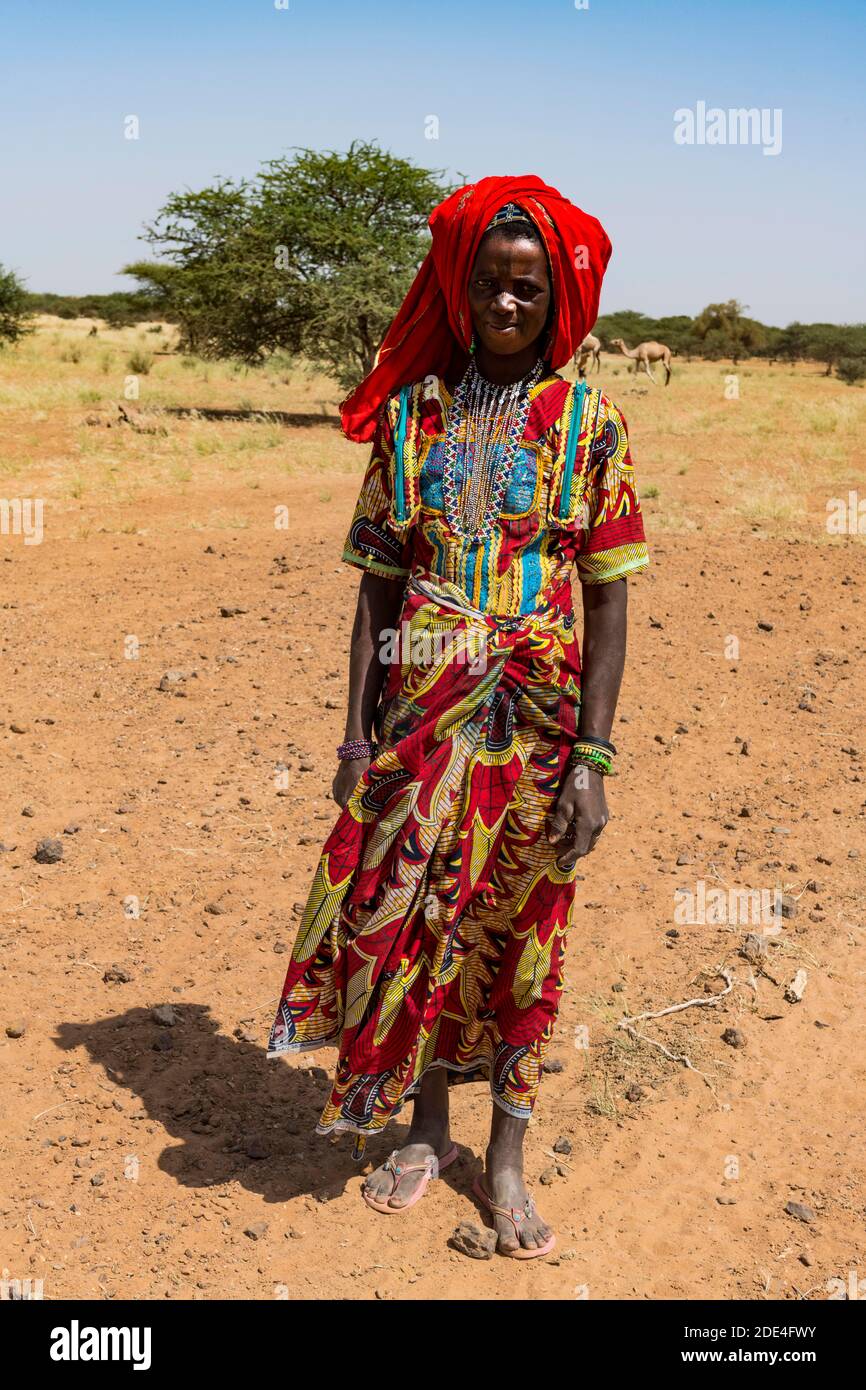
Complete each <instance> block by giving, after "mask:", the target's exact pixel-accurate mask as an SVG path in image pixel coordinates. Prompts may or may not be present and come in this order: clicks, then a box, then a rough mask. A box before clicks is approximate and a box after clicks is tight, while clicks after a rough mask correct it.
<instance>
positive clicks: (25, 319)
mask: <svg viewBox="0 0 866 1390" xmlns="http://www.w3.org/2000/svg"><path fill="white" fill-rule="evenodd" d="M30 312H31V311H30V308H29V306H28V302H27V291H26V290H25V288H24V286H23V284H22V283H21V281H20V280H19V279H18V276H17V275H16V274H15V272H14V270H5V269H4V268H3V266H2V265H0V344H2V343H17V342H18V340H19V338H23V337H24V335H25V333H32V331H33V329H32V327H31V325H30V323H29V318H30Z"/></svg>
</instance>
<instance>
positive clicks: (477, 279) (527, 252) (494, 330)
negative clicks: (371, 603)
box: [469, 231, 551, 356]
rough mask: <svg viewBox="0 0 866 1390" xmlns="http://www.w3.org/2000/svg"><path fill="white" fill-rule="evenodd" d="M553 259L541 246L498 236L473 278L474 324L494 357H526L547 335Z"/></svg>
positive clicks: (491, 237)
mask: <svg viewBox="0 0 866 1390" xmlns="http://www.w3.org/2000/svg"><path fill="white" fill-rule="evenodd" d="M550 292H551V291H550V278H549V276H548V273H547V258H546V256H545V254H544V250H543V248H542V247H541V246H540V245H539V244H538V242H537V241H532V240H530V239H529V238H528V237H521V238H520V239H519V240H517V241H514V240H511V239H510V238H507V237H505V236H503V235H502V233H501V232H498V231H492V232H488V233H487V235H486V236H485V237H484V238H483V239H482V241H481V245H480V246H479V248H478V255H477V257H476V260H475V264H474V266H473V267H472V273H471V275H470V276H469V307H470V309H471V311H472V324H473V327H474V328H475V331H476V333H477V334H478V337H479V338H480V340H481V342H482V343H483V344H484V346H485V347H486V348H487V349H488V351H489V352H493V353H497V354H499V355H502V356H510V355H511V354H512V353H515V352H521V351H523V350H525V349H526V348H528V347H529V346H530V345H531V344H532V343H534V342H535V340H536V339H537V338H538V337H539V336H540V335H541V333H542V331H543V329H544V325H545V321H546V319H547V311H548V308H549V306H550Z"/></svg>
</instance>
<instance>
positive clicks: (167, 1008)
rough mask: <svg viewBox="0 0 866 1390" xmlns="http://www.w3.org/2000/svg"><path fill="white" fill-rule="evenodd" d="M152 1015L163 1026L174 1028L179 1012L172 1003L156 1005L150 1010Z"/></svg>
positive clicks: (155, 1021)
mask: <svg viewBox="0 0 866 1390" xmlns="http://www.w3.org/2000/svg"><path fill="white" fill-rule="evenodd" d="M150 1016H151V1018H152V1019H153V1021H154V1023H158V1024H159V1025H160V1027H161V1028H173V1027H174V1026H175V1024H176V1023H177V1013H176V1012H175V1010H174V1009H173V1008H172V1006H171V1004H157V1005H155V1006H154V1008H152V1009H151V1011H150Z"/></svg>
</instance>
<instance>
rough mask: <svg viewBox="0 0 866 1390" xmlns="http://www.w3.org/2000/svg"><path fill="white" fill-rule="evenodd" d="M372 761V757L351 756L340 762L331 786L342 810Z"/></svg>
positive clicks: (332, 792) (332, 793)
mask: <svg viewBox="0 0 866 1390" xmlns="http://www.w3.org/2000/svg"><path fill="white" fill-rule="evenodd" d="M371 762H372V758H350V759H347V760H346V761H345V762H341V763H340V766H339V767H338V768H337V773H336V776H335V777H334V781H333V784H332V786H331V795H332V796H333V798H334V800H335V801H336V803H337V805H338V806H339V808H340V810H341V811H342V810H344V809H345V807H346V803H347V802H348V800H349V797H350V796H351V795H352V792H353V791H354V790H355V788H356V787H357V785H358V783H359V782H360V780H361V778H362V777H363V776H364V773H365V772H366V771H367V768H368V767H369V766H370V763H371Z"/></svg>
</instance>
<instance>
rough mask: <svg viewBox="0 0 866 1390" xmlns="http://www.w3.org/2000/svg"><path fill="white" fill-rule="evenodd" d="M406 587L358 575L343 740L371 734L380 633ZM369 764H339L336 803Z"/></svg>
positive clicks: (381, 674) (391, 621)
mask: <svg viewBox="0 0 866 1390" xmlns="http://www.w3.org/2000/svg"><path fill="white" fill-rule="evenodd" d="M405 588H406V583H405V580H404V579H384V578H382V577H381V576H379V575H377V574H370V573H367V574H364V575H362V576H361V583H360V587H359V589H358V602H357V606H356V608H355V621H354V624H353V626H352V638H351V648H350V654H349V702H348V709H347V711H346V733H345V738H346V740H349V739H357V738H362V739H369V738H370V737H371V735H372V732H373V720H374V718H375V714H376V707H377V705H378V703H379V696H380V694H381V692H382V685H383V683H384V680H385V665H384V663H383V662H382V660H381V657H380V651H381V647H382V642H383V636H382V634H383V632H384V630H385V629H386V628H393V627H394V626H395V625H396V623H397V620H398V618H399V615H400V610H401V608H402V606H403V596H404V593H405ZM369 763H370V759H369V758H355V759H353V760H352V761H351V762H342V763H340V766H339V767H338V769H337V775H336V777H335V778H334V785H333V795H334V800H335V801H336V802H337V804H338V806H345V804H346V802H347V801H348V799H349V796H350V795H351V793H352V790H353V789H354V787H355V786H356V784H357V782H358V779H359V778H360V777H361V776H363V774H364V772H365V771H366V769H367V767H368V766H369Z"/></svg>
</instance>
